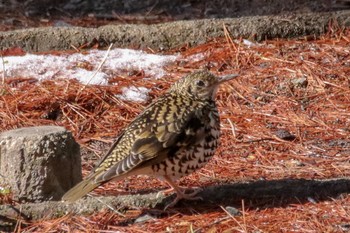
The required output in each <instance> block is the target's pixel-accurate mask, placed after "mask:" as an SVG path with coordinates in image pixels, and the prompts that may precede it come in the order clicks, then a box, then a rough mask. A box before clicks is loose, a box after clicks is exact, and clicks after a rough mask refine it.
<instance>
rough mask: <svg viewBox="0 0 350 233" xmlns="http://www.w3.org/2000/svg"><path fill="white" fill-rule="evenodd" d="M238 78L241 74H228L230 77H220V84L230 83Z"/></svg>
mask: <svg viewBox="0 0 350 233" xmlns="http://www.w3.org/2000/svg"><path fill="white" fill-rule="evenodd" d="M238 76H239V74H228V75H224V76H220V77H219V83H223V82H226V81H229V80H231V79H234V78H236V77H238Z"/></svg>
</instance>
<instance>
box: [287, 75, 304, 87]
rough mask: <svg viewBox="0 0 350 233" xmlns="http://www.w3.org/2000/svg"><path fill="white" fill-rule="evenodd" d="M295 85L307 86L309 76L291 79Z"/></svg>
mask: <svg viewBox="0 0 350 233" xmlns="http://www.w3.org/2000/svg"><path fill="white" fill-rule="evenodd" d="M290 82H291V83H292V84H293V86H294V87H299V88H305V87H307V84H308V81H307V78H305V77H301V78H295V79H292V80H291V81H290Z"/></svg>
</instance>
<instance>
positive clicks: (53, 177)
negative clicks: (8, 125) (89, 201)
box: [0, 126, 82, 202]
mask: <svg viewBox="0 0 350 233" xmlns="http://www.w3.org/2000/svg"><path fill="white" fill-rule="evenodd" d="M0 174H1V177H0V184H7V185H9V186H10V187H11V191H12V193H13V194H14V198H15V199H18V200H19V201H33V202H37V201H44V200H59V199H60V198H61V196H62V195H63V194H64V193H65V192H66V191H67V190H68V189H69V188H71V187H72V186H73V185H74V184H76V183H77V182H79V181H80V180H81V179H82V175H81V159H80V147H79V144H77V143H76V142H75V140H74V138H73V137H72V134H71V133H70V132H68V131H67V130H66V129H65V128H63V127H58V126H39V127H27V128H20V129H16V130H11V131H7V132H3V133H1V134H0Z"/></svg>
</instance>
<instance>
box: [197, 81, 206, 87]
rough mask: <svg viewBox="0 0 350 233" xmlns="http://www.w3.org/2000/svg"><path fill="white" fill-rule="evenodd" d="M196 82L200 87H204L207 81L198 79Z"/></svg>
mask: <svg viewBox="0 0 350 233" xmlns="http://www.w3.org/2000/svg"><path fill="white" fill-rule="evenodd" d="M196 84H197V86H199V87H204V86H205V83H204V82H203V81H202V80H198V81H197V82H196Z"/></svg>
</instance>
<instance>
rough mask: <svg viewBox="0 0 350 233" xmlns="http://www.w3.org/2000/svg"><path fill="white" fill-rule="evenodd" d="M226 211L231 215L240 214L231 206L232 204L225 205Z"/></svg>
mask: <svg viewBox="0 0 350 233" xmlns="http://www.w3.org/2000/svg"><path fill="white" fill-rule="evenodd" d="M225 209H226V211H227V212H229V213H230V214H231V215H232V216H241V215H242V214H241V212H240V211H239V210H238V209H237V208H235V207H232V206H226V208H225Z"/></svg>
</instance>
